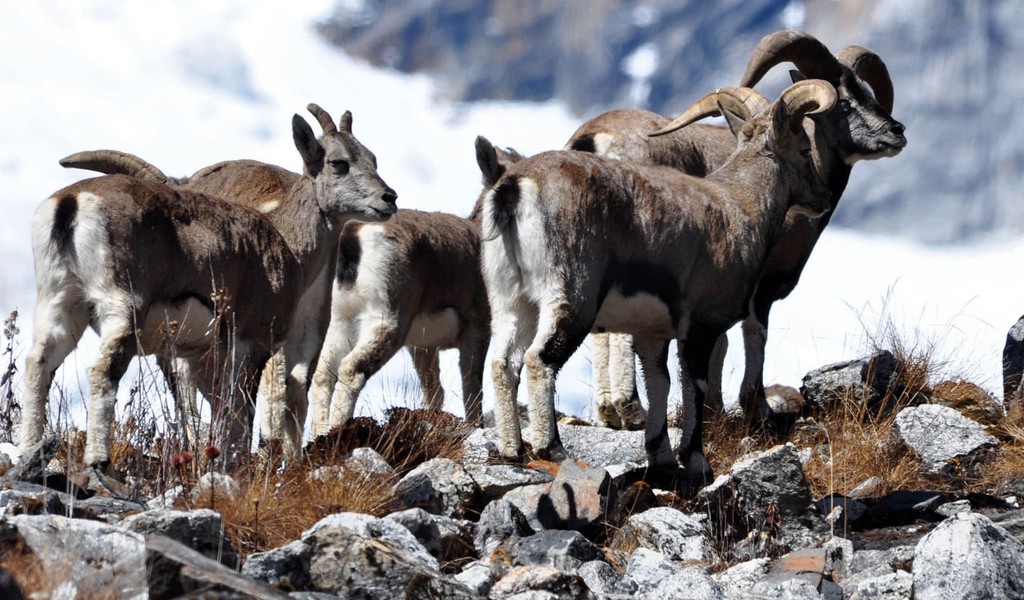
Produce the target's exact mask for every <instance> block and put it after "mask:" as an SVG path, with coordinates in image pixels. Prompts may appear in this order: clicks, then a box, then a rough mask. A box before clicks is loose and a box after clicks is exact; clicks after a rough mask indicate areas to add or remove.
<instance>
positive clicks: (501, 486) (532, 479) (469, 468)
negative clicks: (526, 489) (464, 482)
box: [466, 464, 554, 502]
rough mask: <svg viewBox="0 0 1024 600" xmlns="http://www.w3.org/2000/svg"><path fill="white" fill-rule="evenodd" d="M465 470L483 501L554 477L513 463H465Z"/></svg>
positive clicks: (545, 481)
mask: <svg viewBox="0 0 1024 600" xmlns="http://www.w3.org/2000/svg"><path fill="white" fill-rule="evenodd" d="M466 472H467V473H469V476H470V477H472V478H473V481H474V482H476V485H477V487H478V488H479V489H480V494H481V495H482V496H483V499H484V501H485V502H490V501H491V500H495V499H497V498H501V497H502V496H504V495H505V494H507V493H508V492H510V491H512V490H514V489H516V488H519V487H522V486H524V485H536V484H539V483H548V482H549V481H551V480H553V479H554V477H553V476H552V475H551V474H549V473H546V472H544V471H538V470H536V469H528V468H526V467H519V466H515V465H475V464H467V465H466Z"/></svg>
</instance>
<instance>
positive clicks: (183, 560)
mask: <svg viewBox="0 0 1024 600" xmlns="http://www.w3.org/2000/svg"><path fill="white" fill-rule="evenodd" d="M901 368H902V366H901V364H900V363H899V361H897V360H896V359H895V358H894V357H893V356H892V355H891V354H888V353H885V352H883V353H879V354H876V355H874V356H871V357H867V358H865V359H863V360H860V361H851V362H850V363H844V364H841V365H832V366H830V367H827V368H824V369H820V370H818V371H815V372H813V373H811V374H809V375H808V376H807V378H805V381H804V386H803V388H802V390H801V392H802V394H801V395H800V397H801V398H803V399H804V401H805V405H804V406H792V405H791V404H787V405H786V407H783V406H781V405H777V407H776V408H777V409H778V410H779V411H780V412H781V411H783V410H792V411H795V412H793V413H791V420H792V422H791V423H790V426H791V431H790V432H789V433H788V435H787V436H784V437H783V436H779V437H780V438H781V439H788V440H791V441H789V442H786V443H781V444H776V445H769V444H767V443H765V444H762V446H763V447H757V445H756V444H754V445H753V446H752V447H753V448H754V449H753V450H751V451H749V452H745V453H742V452H741V453H740V454H739V455H738V459H736V460H732V461H731V462H730V465H729V466H728V468H725V469H722V468H720V467H716V468H717V469H718V470H719V471H720V472H721V473H720V475H719V477H718V478H717V479H716V480H715V481H714V482H713V483H711V484H710V485H708V486H707V487H705V488H704V489H702V490H700V491H699V492H698V493H696V494H693V495H690V496H687V495H686V494H682V493H679V490H675V491H672V490H659V489H656V488H654V487H652V486H651V485H649V484H648V483H647V482H645V476H646V475H647V474H646V472H645V469H644V467H643V450H642V447H643V443H642V440H643V434H642V432H628V431H612V430H607V429H599V428H595V427H590V426H587V425H582V424H572V423H571V422H565V423H563V424H561V425H560V434H561V437H562V440H563V442H564V443H565V446H566V448H567V449H568V451H569V452H570V453H571V454H572V455H573V456H574V458H575V459H576V460H573V461H566V462H563V463H561V464H553V463H541V462H534V463H530V464H529V465H509V464H501V463H500V462H498V461H497V457H496V452H495V450H496V443H495V442H496V440H495V438H494V433H493V431H492V430H490V429H466V428H458V429H455V430H453V431H457V434H453V435H457V437H458V442H459V444H460V445H461V447H460V448H459V451H458V452H457V453H448V454H449V455H450V456H455V457H456V458H450V457H444V456H441V457H435V458H429V455H428V454H423V455H422V456H420V455H417V457H416V458H415V459H414V460H413V461H412V462H404V463H403V466H402V467H401V468H398V469H396V468H395V467H393V466H392V465H391V464H389V462H388V459H386V458H385V457H384V456H383V455H381V454H380V453H378V452H377V451H376V450H374V449H372V448H370V447H357V448H354V449H350V448H345V449H344V450H343V451H340V452H339V454H338V455H337V456H333V457H331V458H330V460H327V461H325V462H322V463H321V466H319V467H318V468H316V469H310V470H308V472H304V475H303V477H304V482H305V483H304V484H302V485H305V486H307V487H306V488H303V489H304V490H308V494H309V498H308V500H306V503H316V502H319V501H318V500H314V496H315V491H316V490H317V489H318V488H319V487H321V486H328V485H329V484H330V482H331V481H333V480H335V479H337V478H339V477H353V476H358V477H363V478H375V477H383V478H386V479H382V480H381V481H386V482H387V485H388V486H389V487H388V490H387V493H386V495H387V496H388V498H389V501H388V503H385V504H386V505H387V508H382V509H375V510H374V511H372V512H375V513H377V516H372V515H370V514H363V513H358V512H349V511H348V510H346V509H345V506H344V504H345V502H342V501H339V502H338V503H337V506H335V507H333V508H337V510H332V507H331V506H327V507H326V509H325V510H321V512H320V513H318V514H323V516H322V517H320V518H319V520H316V521H312V522H310V523H309V524H308V525H307V526H305V527H306V528H305V530H304V531H302V532H301V534H298V535H297V537H295V538H294V539H291V540H290V541H283V543H276V542H274V543H267V540H266V539H263V543H264V545H267V546H270V547H267V548H259V546H253V545H252V540H253V539H254V537H253V536H254V532H257V531H258V530H259V527H260V525H259V521H260V517H259V511H260V510H262V511H263V514H264V515H265V517H264V519H270V518H271V517H270V515H271V514H272V510H271V508H272V504H273V503H274V502H275V500H274V499H275V498H277V497H280V498H282V500H281V502H284V501H285V500H284V499H283V498H284V496H283V495H282V494H284V491H283V490H282V489H280V486H278V488H277V489H274V486H272V485H269V484H268V487H269V488H270V489H269V491H268V492H267V494H268V495H267V496H265V498H266V499H264V500H263V501H262V502H263V504H262V507H263V508H260V507H261V505H260V504H259V502H257V505H256V508H257V518H256V524H252V522H251V521H250V522H248V523H249V524H248V525H246V526H245V527H244V528H239V527H237V526H230V524H229V523H227V522H226V521H229V520H232V519H236V518H237V516H236V515H237V511H234V509H233V508H232V503H233V502H241V500H240V499H239V498H240V495H241V494H243V493H244V492H243V491H242V490H243V488H245V485H242V484H240V482H239V481H237V480H236V479H237V478H238V477H235V478H232V477H230V476H228V475H225V474H224V473H221V472H218V471H216V470H210V469H207V470H206V472H205V473H202V474H201V476H199V477H196V478H195V479H194V480H191V481H190V482H189V483H188V485H171V483H174V482H173V481H171V482H168V485H165V486H164V491H163V493H161V494H159V495H155V497H148V496H153V494H151V493H149V494H140V493H138V492H137V491H136V492H133V491H132V490H133V489H140V488H138V486H135V488H133V487H132V486H131V485H122V483H123V482H119V481H117V480H116V479H114V478H110V477H108V476H106V475H104V474H100V473H95V472H88V471H79V472H76V473H72V474H71V475H69V474H67V473H64V472H61V471H60V469H59V468H57V467H56V466H55V465H57V464H60V463H61V461H59V460H54V456H55V453H58V452H60V448H61V441H60V440H59V439H57V438H53V439H49V440H46V441H45V442H44V443H43V444H41V445H40V446H39V447H38V448H37V449H36V450H35V451H34V452H32V453H29V454H27V455H25V456H23V457H21V458H20V460H19V461H18V462H17V464H15V465H10V464H8V465H6V467H7V468H8V470H7V472H6V475H4V476H3V478H2V480H0V565H3V569H4V570H3V571H0V597H3V598H19V597H53V598H76V597H85V598H108V597H115V598H145V597H152V598H175V597H179V596H182V595H186V594H188V595H189V597H209V598H249V597H251V598H309V599H313V598H318V599H321V598H322V599H327V598H403V597H404V598H517V599H520V600H525V599H541V598H581V599H582V598H598V599H604V598H608V599H611V598H633V597H639V598H647V597H650V598H694V599H702V598H708V599H727V598H728V599H733V598H735V599H741V598H742V599H747V598H750V599H753V598H780V599H798V598H801V599H802V598H835V599H840V598H848V599H866V598H885V599H910V598H914V599H915V600H922V599H929V598H1021V597H1024V543H1022V540H1024V509H1021V508H1020V506H1019V503H1018V498H1019V494H1022V493H1024V474H1022V476H1021V478H1020V479H1016V478H1014V477H1004V478H1003V479H1002V480H1001V483H1000V485H999V486H998V489H991V490H989V491H987V492H980V491H977V490H978V489H980V488H979V485H977V484H976V483H972V480H971V477H972V476H975V475H976V474H977V473H978V472H979V471H978V470H977V469H978V468H979V465H983V464H985V463H986V462H987V461H988V462H991V461H992V460H994V458H993V457H995V456H997V453H999V452H1004V451H1006V447H1008V445H1009V444H1010V442H1008V441H1007V440H1006V437H1005V435H1002V436H1001V435H1000V434H999V432H1000V431H1001V430H998V428H996V427H994V426H993V424H992V423H993V422H995V421H998V419H1000V418H1005V417H1004V416H1000V414H998V413H999V412H1000V411H1001V408H1000V407H999V406H998V403H996V402H995V401H994V400H992V403H991V405H986V404H985V403H984V402H982V401H978V399H977V397H974V399H973V400H972V401H971V402H963V401H962V394H961V395H960V396H957V394H953V393H949V390H946V393H944V394H943V393H941V390H942V389H943V388H942V386H936V387H935V388H932V389H930V390H929V393H928V394H927V395H921V397H920V398H918V401H915V402H909V403H906V405H904V406H898V407H893V411H894V414H893V415H892V422H893V423H894V426H893V428H892V433H891V435H893V436H895V438H896V439H895V441H893V443H898V444H900V445H901V447H902V448H904V449H906V451H907V452H908V453H910V454H912V455H913V457H914V461H916V462H915V463H914V464H916V465H918V466H919V468H920V469H921V470H922V472H923V477H924V479H919V480H918V481H930V482H936V483H937V484H939V483H941V485H936V486H935V487H934V489H891V488H892V484H891V479H888V478H887V477H886V476H885V474H884V473H883V474H881V475H880V476H878V477H868V478H866V479H865V480H864V481H862V482H860V483H859V484H858V485H855V486H837V487H836V488H835V489H843V491H845V493H844V494H840V493H838V492H836V491H835V489H834V490H833V491H832V492H831V493H826V494H821V493H819V492H817V491H816V490H817V488H820V485H818V484H815V483H813V482H812V481H810V480H809V479H808V476H807V473H813V472H814V469H813V468H812V466H813V465H814V464H815V461H818V462H819V463H820V462H821V461H822V460H823V457H828V456H830V455H831V456H833V460H838V458H837V457H838V454H839V450H840V449H838V446H837V444H838V442H837V441H836V440H832V441H831V443H828V440H826V443H822V442H821V439H822V437H821V436H820V435H815V433H814V432H815V431H818V430H821V429H825V428H824V426H823V425H820V424H816V420H815V418H814V417H813V416H808V415H809V414H810V413H811V412H812V411H810V409H809V408H808V407H811V406H813V407H815V409H814V410H817V411H822V410H829V408H828V406H829V403H830V402H833V401H834V399H835V398H839V397H842V398H845V401H849V400H850V399H851V398H858V399H859V401H861V402H863V403H865V405H872V403H874V404H877V403H878V402H884V400H885V399H886V398H889V397H891V395H892V389H893V385H894V381H896V380H897V379H899V377H898V375H899V374H900V372H901ZM902 381H904V382H905V381H906V378H905V377H904V378H903V379H902ZM904 396H905V395H904ZM829 398H832V399H833V400H829ZM957 399H959V401H958V400H957ZM883 408H884V407H883ZM831 410H835V408H834V407H833V408H832V409H831ZM818 414H819V415H820V412H819V413H818ZM784 420H785V419H783V421H784ZM819 420H820V419H819ZM993 420H995V421H993ZM992 432H994V433H995V435H994V434H993V433H992ZM356 437H358V436H356ZM422 439H423V438H421V441H422ZM807 440H816V441H814V442H812V443H809V442H807ZM735 442H739V443H735ZM415 443H416V440H411V439H405V440H401V444H415ZM424 443H425V442H424ZM732 445H733V446H736V447H738V448H744V447H745V446H746V445H750V440H749V439H744V440H734V443H733V444H732ZM833 447H835V448H833ZM317 454H319V455H326V454H328V453H326V452H325V451H324V445H323V444H322V443H321V444H320V445H319V446H318V445H317V444H314V445H313V446H312V447H311V449H310V455H317ZM186 458H187V459H188V460H191V459H192V457H191V456H188V457H186ZM321 458H322V456H321ZM181 460H182V459H181V457H180V455H179V456H177V457H175V461H176V462H180V461H181ZM714 462H715V461H714V460H713V461H712V463H713V464H714ZM63 464H66V462H65V463H63ZM175 466H176V467H177V466H180V465H175ZM893 468H894V469H895V468H896V467H895V466H894V467H893ZM346 474H347V475H346ZM353 474H355V475H353ZM236 475H237V474H236ZM129 479H130V478H129ZM812 479H813V477H812ZM352 481H355V480H352ZM295 485H298V484H295ZM847 488H848V489H847ZM154 489H155V488H154ZM303 493H307V492H303ZM208 496H209V498H210V504H212V505H213V506H214V508H215V510H211V509H209V508H199V507H198V506H199V505H200V502H199V499H204V498H206V497H208ZM317 497H318V496H317ZM301 501H302V499H301V498H300V502H301ZM381 506H384V504H382V505H381ZM218 507H219V509H218ZM247 533H248V534H249V535H246V534H247ZM265 537H266V536H264V538H265ZM253 548H258V549H259V551H252V550H253ZM21 586H24V589H23V588H22V587H21Z"/></svg>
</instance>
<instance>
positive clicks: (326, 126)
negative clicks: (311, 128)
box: [306, 102, 338, 133]
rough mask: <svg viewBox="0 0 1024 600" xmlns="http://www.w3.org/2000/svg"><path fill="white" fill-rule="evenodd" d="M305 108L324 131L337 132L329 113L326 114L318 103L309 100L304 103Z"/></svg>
mask: <svg viewBox="0 0 1024 600" xmlns="http://www.w3.org/2000/svg"><path fill="white" fill-rule="evenodd" d="M306 110H308V111H309V112H310V114H312V115H313V116H314V117H316V120H317V122H318V123H320V128H321V129H323V130H324V133H337V132H338V128H337V127H336V126H335V125H334V121H332V120H331V115H329V114H327V111H326V110H324V109H322V108H320V105H318V104H313V103H312V102H310V103H309V104H307V105H306Z"/></svg>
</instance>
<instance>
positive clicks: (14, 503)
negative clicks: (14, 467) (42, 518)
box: [0, 481, 73, 516]
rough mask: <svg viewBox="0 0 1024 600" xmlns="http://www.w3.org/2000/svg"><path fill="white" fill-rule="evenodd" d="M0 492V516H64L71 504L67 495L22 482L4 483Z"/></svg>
mask: <svg viewBox="0 0 1024 600" xmlns="http://www.w3.org/2000/svg"><path fill="white" fill-rule="evenodd" d="M3 485H4V486H5V487H6V488H7V489H5V490H2V491H0V515H10V516H14V515H65V514H67V511H68V507H70V506H71V505H72V503H73V499H72V497H71V496H70V495H69V494H65V493H63V492H58V491H57V490H53V489H50V488H48V487H46V486H43V485H39V484H36V483H26V482H23V481H5V482H4V484H3Z"/></svg>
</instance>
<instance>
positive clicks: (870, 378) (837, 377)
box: [800, 350, 901, 410]
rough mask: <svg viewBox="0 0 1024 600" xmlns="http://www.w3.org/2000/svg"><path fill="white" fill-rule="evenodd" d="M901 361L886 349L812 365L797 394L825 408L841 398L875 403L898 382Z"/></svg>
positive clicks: (849, 400)
mask: <svg viewBox="0 0 1024 600" xmlns="http://www.w3.org/2000/svg"><path fill="white" fill-rule="evenodd" d="M900 368H901V367H900V363H899V361H898V360H896V357H895V356H893V355H892V353H891V352H889V351H888V350H881V351H879V352H876V353H874V354H872V355H871V356H866V357H863V358H859V359H856V360H849V361H844V362H839V363H834V364H831V365H826V366H824V367H821V368H819V369H815V370H813V371H811V372H810V373H808V374H807V375H804V378H803V384H802V385H801V387H800V394H801V395H802V396H803V397H804V399H806V400H807V402H808V403H809V404H812V405H816V406H818V408H820V409H823V410H828V409H829V408H831V407H833V406H836V405H837V404H839V403H842V402H853V403H855V404H856V405H861V406H875V405H877V404H878V403H879V402H881V401H882V399H884V398H885V396H886V394H887V393H888V392H889V391H890V388H891V387H893V386H895V385H897V384H898V380H899V373H900Z"/></svg>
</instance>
